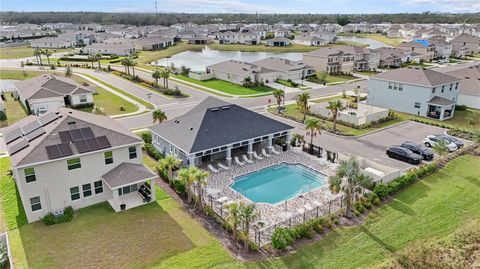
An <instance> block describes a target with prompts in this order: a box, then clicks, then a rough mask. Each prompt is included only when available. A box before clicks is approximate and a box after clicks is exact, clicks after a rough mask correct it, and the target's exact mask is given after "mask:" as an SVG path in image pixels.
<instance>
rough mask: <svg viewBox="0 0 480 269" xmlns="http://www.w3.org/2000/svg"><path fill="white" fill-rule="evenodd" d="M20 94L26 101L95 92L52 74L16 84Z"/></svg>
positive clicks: (69, 79)
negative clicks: (78, 92)
mask: <svg viewBox="0 0 480 269" xmlns="http://www.w3.org/2000/svg"><path fill="white" fill-rule="evenodd" d="M15 87H16V88H17V91H18V93H19V94H20V96H22V97H23V98H25V99H41V98H48V97H59V96H66V95H69V94H72V93H74V92H76V91H80V92H82V93H92V92H93V91H92V90H90V89H87V88H86V87H85V86H83V85H80V84H79V83H77V82H76V81H75V80H73V79H71V78H66V77H60V76H55V75H51V74H46V75H40V76H37V77H34V78H31V79H27V80H23V81H19V82H16V83H15Z"/></svg>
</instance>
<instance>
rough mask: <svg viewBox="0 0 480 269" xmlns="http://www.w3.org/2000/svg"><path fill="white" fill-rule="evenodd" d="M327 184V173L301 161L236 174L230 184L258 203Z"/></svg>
mask: <svg viewBox="0 0 480 269" xmlns="http://www.w3.org/2000/svg"><path fill="white" fill-rule="evenodd" d="M323 185H325V175H323V174H321V173H319V172H317V171H315V170H312V169H310V168H308V167H306V166H304V165H301V164H286V163H282V164H278V165H274V166H271V167H268V168H265V169H262V170H259V171H257V172H253V173H250V174H247V175H244V176H240V177H237V178H235V182H234V183H233V184H232V185H231V186H230V187H231V188H232V189H234V190H236V191H237V192H239V193H240V194H242V195H243V196H245V197H247V198H248V199H250V200H251V201H252V202H256V203H270V204H276V203H280V202H283V201H285V200H288V199H290V198H293V197H295V196H297V195H299V194H301V193H305V192H309V191H311V190H314V189H317V188H319V187H321V186H323Z"/></svg>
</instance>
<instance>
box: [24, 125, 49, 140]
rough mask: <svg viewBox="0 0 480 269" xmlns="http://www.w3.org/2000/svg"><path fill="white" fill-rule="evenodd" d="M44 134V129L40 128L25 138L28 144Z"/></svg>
mask: <svg viewBox="0 0 480 269" xmlns="http://www.w3.org/2000/svg"><path fill="white" fill-rule="evenodd" d="M44 133H45V129H43V128H42V127H40V128H38V129H36V130H35V131H33V132H31V133H29V134H27V135H26V136H25V137H26V138H27V140H28V142H30V141H32V140H33V139H35V138H37V137H39V136H41V135H43V134H44Z"/></svg>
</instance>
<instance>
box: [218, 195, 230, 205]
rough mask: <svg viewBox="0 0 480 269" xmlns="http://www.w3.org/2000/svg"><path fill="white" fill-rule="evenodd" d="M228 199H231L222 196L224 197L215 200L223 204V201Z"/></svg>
mask: <svg viewBox="0 0 480 269" xmlns="http://www.w3.org/2000/svg"><path fill="white" fill-rule="evenodd" d="M228 200H229V199H228V197H227V196H222V197H220V198H218V199H217V200H215V201H216V202H218V203H221V204H223V203H225V202H226V201H228Z"/></svg>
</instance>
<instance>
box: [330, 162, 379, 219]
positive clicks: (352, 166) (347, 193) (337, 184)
mask: <svg viewBox="0 0 480 269" xmlns="http://www.w3.org/2000/svg"><path fill="white" fill-rule="evenodd" d="M371 184H372V178H371V177H370V176H367V175H365V174H362V173H361V172H360V164H359V162H358V160H357V159H356V158H355V157H350V158H349V159H347V160H341V161H340V163H339V166H338V168H337V171H336V172H335V175H333V176H331V177H329V187H330V190H331V191H332V192H333V193H339V192H342V193H343V196H344V197H345V201H346V208H345V216H346V217H347V218H350V217H351V216H352V204H353V201H354V200H355V199H357V198H358V197H360V196H362V195H363V188H367V187H369V186H370V185H371Z"/></svg>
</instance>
